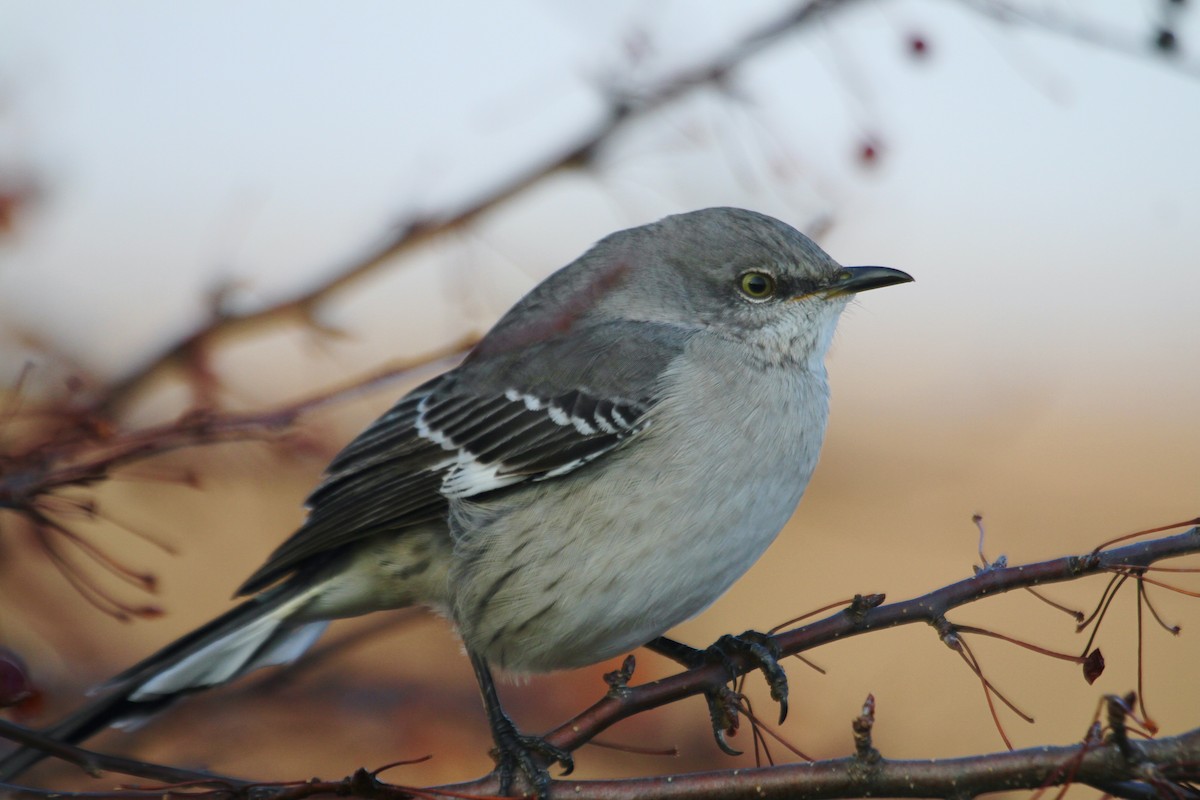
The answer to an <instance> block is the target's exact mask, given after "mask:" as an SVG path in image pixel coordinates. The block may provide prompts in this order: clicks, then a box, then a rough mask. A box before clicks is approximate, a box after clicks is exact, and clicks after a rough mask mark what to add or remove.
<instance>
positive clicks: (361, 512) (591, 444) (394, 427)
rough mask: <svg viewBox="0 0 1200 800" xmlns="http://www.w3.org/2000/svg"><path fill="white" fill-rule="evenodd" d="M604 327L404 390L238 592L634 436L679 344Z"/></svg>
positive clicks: (548, 474)
mask: <svg viewBox="0 0 1200 800" xmlns="http://www.w3.org/2000/svg"><path fill="white" fill-rule="evenodd" d="M614 327H618V328H623V327H624V326H611V325H610V326H597V330H595V331H594V332H592V331H588V332H584V333H582V334H581V333H580V332H578V331H577V332H576V333H575V335H573V336H572V337H570V338H569V339H563V340H558V341H550V342H543V343H540V344H539V345H537V346H535V347H533V348H524V349H522V350H521V351H520V352H513V353H510V354H507V355H505V354H500V355H493V356H491V357H490V358H489V359H488V361H487V363H486V365H482V366H481V365H477V364H473V362H472V361H470V360H468V361H467V362H465V363H464V364H463V366H461V367H459V368H458V369H457V370H453V371H451V372H448V373H446V374H445V375H442V376H440V377H438V378H435V379H434V380H432V381H430V382H428V383H426V384H424V385H423V386H421V387H419V388H417V389H415V390H414V391H413V392H411V393H410V394H408V395H406V396H405V397H404V398H402V399H401V400H400V401H399V402H398V403H397V404H396V405H395V406H394V407H392V409H391V410H389V411H388V412H387V413H385V414H384V415H383V416H381V417H380V418H379V419H377V420H376V421H375V422H374V423H373V424H372V425H371V426H370V427H368V428H367V429H366V430H365V431H363V432H362V433H361V434H360V435H359V436H358V437H357V438H356V439H354V440H353V441H352V442H351V443H350V444H349V445H348V446H347V447H346V448H345V449H344V450H342V451H341V453H339V454H338V455H337V456H336V457H335V458H334V460H333V461H332V462H331V463H330V465H329V467H328V468H327V470H326V475H325V479H324V480H323V481H322V482H321V483H320V485H318V486H317V488H316V489H315V490H314V491H313V493H312V494H311V495H310V496H309V498H308V501H307V505H308V507H309V515H308V518H307V519H306V520H305V522H304V524H303V525H302V526H301V527H300V529H299V530H297V531H296V532H295V533H294V534H293V535H292V537H291V538H289V539H288V540H287V541H286V542H284V543H283V544H282V545H281V546H280V547H279V548H278V549H277V550H276V551H275V552H274V553H272V554H271V556H270V557H269V558H268V559H267V562H266V563H265V564H264V565H263V566H262V567H260V568H259V569H258V571H257V572H255V573H254V574H253V575H251V576H250V578H249V579H247V581H246V582H245V583H244V584H243V585H242V586H241V588H240V589H239V590H238V594H249V593H252V592H257V591H260V590H261V589H263V588H265V587H266V586H268V585H270V584H271V583H273V582H275V581H276V580H278V579H280V578H281V577H283V576H285V575H286V574H288V573H290V572H293V571H295V570H296V569H299V568H300V567H302V566H304V565H306V564H308V563H312V562H314V561H316V560H318V559H319V558H320V557H322V556H327V555H330V554H332V553H333V552H334V551H336V550H340V549H341V548H343V547H344V546H346V545H348V544H351V543H353V542H356V541H358V540H360V539H365V538H367V537H370V536H374V535H376V534H379V533H384V532H388V531H394V532H401V531H403V529H404V528H407V527H409V526H412V525H416V524H420V523H422V522H428V521H431V520H437V519H443V518H444V517H445V515H446V513H447V506H448V504H449V501H450V500H451V499H460V498H467V497H475V496H479V495H485V494H489V493H491V492H497V491H501V490H504V489H506V488H508V487H511V486H514V485H517V484H521V483H524V482H527V481H539V480H547V479H553V478H556V477H559V476H561V475H565V474H567V473H568V472H571V471H573V470H576V469H578V468H580V467H582V466H583V465H585V464H587V463H588V462H590V461H593V460H595V459H597V458H599V457H601V456H603V455H604V454H605V453H608V452H609V451H611V450H613V449H614V448H616V447H618V446H620V445H621V444H622V443H623V442H625V441H626V440H628V439H630V438H631V437H634V436H636V435H637V434H638V433H639V432H641V431H642V430H643V429H644V428H645V427H646V426H647V424H648V419H649V417H648V414H649V411H650V410H651V409H652V407H653V406H654V404H655V403H656V402H657V394H658V381H657V377H658V376H659V375H660V374H661V372H662V370H663V368H664V367H665V366H666V364H667V363H669V361H670V360H671V359H672V358H673V357H674V356H675V355H676V354H678V352H679V351H680V349H681V347H682V341H681V340H680V339H679V337H677V336H668V335H664V334H663V333H662V332H655V331H654V330H653V329H654V328H655V327H657V326H634V327H633V329H632V330H614V329H613V328H614ZM643 328H645V329H646V330H642V329H643ZM614 336H615V337H616V338H613V337H614ZM633 356H636V358H635V360H634V362H633V364H631V362H630V358H631V357H633ZM631 370H632V371H635V372H636V373H637V374H633V372H631ZM556 387H557V388H558V389H559V390H558V391H555V388H556ZM617 387H621V388H622V389H623V390H624V393H618V391H617ZM321 560H323V559H321Z"/></svg>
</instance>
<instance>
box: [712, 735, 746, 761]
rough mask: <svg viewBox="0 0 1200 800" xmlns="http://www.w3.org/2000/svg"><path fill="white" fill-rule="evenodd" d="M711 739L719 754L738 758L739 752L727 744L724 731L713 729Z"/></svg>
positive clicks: (740, 752)
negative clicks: (715, 744)
mask: <svg viewBox="0 0 1200 800" xmlns="http://www.w3.org/2000/svg"><path fill="white" fill-rule="evenodd" d="M713 739H715V740H716V742H717V747H719V748H720V749H721V752H722V753H724V754H725V755H727V756H740V755H741V754H742V751H741V750H738V749H737V748H735V747H733V746H732V745H730V744H729V742H728V741H727V740H726V739H725V731H723V730H721V729H720V728H714V729H713Z"/></svg>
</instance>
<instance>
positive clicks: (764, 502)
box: [0, 207, 913, 797]
mask: <svg viewBox="0 0 1200 800" xmlns="http://www.w3.org/2000/svg"><path fill="white" fill-rule="evenodd" d="M911 280H913V279H912V277H911V276H910V275H909V274H907V273H905V272H902V271H900V270H897V269H892V268H888V267H878V266H861V267H843V266H841V265H840V264H838V263H837V262H836V261H834V260H833V258H831V257H830V256H829V255H828V254H826V253H825V252H824V251H823V250H822V249H821V248H820V247H819V246H818V245H817V244H815V243H814V242H813V241H812V240H811V239H809V238H808V237H806V236H805V235H803V234H802V233H800V232H799V231H798V230H796V229H795V228H793V227H792V226H790V225H788V224H787V223H784V222H782V221H780V220H777V219H774V218H772V217H770V216H766V215H764V214H760V213H757V212H754V211H749V210H745V209H738V208H727V207H718V208H706V209H700V210H697V211H691V212H687V213H681V214H676V215H672V216H668V217H665V218H663V219H661V220H658V221H656V222H652V223H650V224H647V225H642V226H640V227H634V228H630V229H627V230H622V231H618V232H616V233H613V234H610V235H609V236H607V237H605V238H603V239H601V240H600V241H599V242H597V243H596V244H595V245H593V246H592V247H591V248H590V249H589V250H587V251H586V252H585V253H584V254H583V255H582V256H580V257H579V258H577V259H576V260H575V261H572V262H571V263H570V264H568V265H566V266H565V267H563V268H561V269H560V270H558V271H557V272H555V273H553V274H551V275H550V276H549V277H547V278H546V279H545V280H543V281H542V282H541V283H540V284H538V285H537V286H536V287H534V288H533V289H532V290H531V291H530V292H529V293H528V294H526V295H525V296H524V297H523V298H522V299H521V300H519V301H518V302H517V303H516V304H515V305H514V306H513V307H512V309H510V310H509V311H508V312H507V313H506V314H504V315H503V316H502V317H501V318H500V320H499V321H498V322H496V324H495V325H494V327H493V328H492V329H491V330H490V331H489V332H488V333H487V334H486V335H485V336H484V337H483V338H482V339H481V340H480V341H479V343H478V344H477V345H476V346H475V347H474V348H473V350H472V351H471V352H470V353H469V354H468V355H467V356H466V357H465V358H464V359H463V361H462V362H461V363H460V364H459V365H458V366H457V367H454V368H453V369H450V370H449V371H447V372H445V373H443V374H441V375H439V376H437V377H435V378H433V379H431V380H429V381H427V382H426V383H424V384H422V385H420V386H418V387H417V388H415V389H413V390H412V391H410V392H408V393H407V394H406V395H404V396H403V397H402V398H400V399H399V401H397V402H396V403H395V404H394V405H393V406H392V407H391V408H390V409H389V410H388V411H386V412H385V413H384V414H383V415H382V416H380V417H379V418H378V419H377V420H375V421H374V422H373V423H372V424H371V425H369V426H368V427H367V428H366V429H365V430H364V431H363V432H362V433H361V434H359V435H358V436H357V437H356V438H355V439H353V440H352V441H351V442H350V443H349V444H348V445H347V446H346V447H345V448H344V449H343V450H342V451H341V452H340V453H339V454H338V455H336V456H335V457H334V459H333V460H332V462H331V463H330V464H329V465H328V467H327V468H326V470H325V472H324V475H323V478H322V479H321V481H320V482H319V483H318V484H317V486H316V488H315V489H314V490H313V491H312V493H311V494H310V495H309V497H308V499H307V501H306V507H307V515H306V518H305V520H304V521H303V523H302V524H301V525H300V527H299V529H298V530H296V531H295V532H294V533H293V535H292V536H291V537H290V538H288V539H287V540H285V541H284V542H283V543H282V544H281V545H280V546H279V547H278V548H277V549H276V550H275V551H274V552H273V553H272V554H271V555H270V556H269V557H268V558H267V560H266V562H265V563H263V564H262V566H260V567H259V568H258V569H257V570H256V571H255V572H253V573H252V574H251V575H250V577H249V578H247V579H246V580H245V581H244V582H243V583H242V584H241V586H240V587H239V588H238V590H237V593H236V596H238V597H246V598H247V599H245V600H244V601H242V603H241V604H240V605H238V606H236V607H235V608H233V609H232V610H230V611H228V612H226V613H225V614H223V615H221V616H219V617H217V618H216V619H214V620H213V621H211V622H210V623H208V624H207V625H204V626H202V627H200V628H199V629H197V630H195V631H193V632H191V633H189V634H187V635H185V636H183V637H182V638H180V639H178V640H177V641H175V642H173V643H171V644H168V645H167V646H165V647H164V648H162V649H161V650H159V651H158V652H156V653H154V654H153V655H151V656H149V657H148V658H146V659H144V660H142V661H141V662H139V663H137V664H135V665H134V666H132V667H130V668H129V669H127V670H126V671H124V672H122V673H121V674H120V675H117V676H116V677H115V678H113V679H111V680H109V681H108V682H107V683H106V684H104V685H103V686H102V687H100V694H99V696H98V697H97V698H96V699H95V700H93V701H92V702H91V703H90V704H88V705H85V706H84V707H83V708H82V709H81V710H79V711H77V712H75V713H73V714H71V715H69V716H68V717H66V718H65V719H64V720H62V721H61V722H59V723H57V724H55V725H52V726H51V727H49V728H48V729H47V730H46V735H48V736H50V737H53V738H55V739H57V740H60V741H66V742H79V741H82V740H84V739H86V738H88V737H89V736H91V735H93V734H95V733H96V732H98V731H99V730H101V729H102V728H104V727H107V726H109V725H111V724H115V723H129V722H132V721H137V720H141V719H144V718H146V717H148V716H150V715H152V714H154V713H156V712H158V711H160V710H161V709H163V708H165V707H166V706H167V705H170V704H171V703H173V702H174V701H176V700H177V699H179V698H181V697H183V696H186V695H188V694H191V693H193V692H197V691H200V690H203V689H206V688H209V687H213V686H217V685H220V684H223V683H226V682H228V681H230V680H233V679H234V678H236V677H238V676H240V675H242V674H244V673H246V672H249V671H251V670H254V669H257V668H259V667H264V666H269V665H279V664H285V663H288V662H291V661H293V660H295V659H296V658H298V657H299V656H300V655H301V654H303V652H304V651H305V650H306V649H307V648H308V647H309V646H310V645H311V644H312V643H313V642H314V641H315V640H316V639H317V638H318V637H319V636H320V635H321V633H322V631H323V630H324V628H325V626H326V625H327V624H328V622H329V621H330V620H332V619H336V618H342V617H352V616H357V615H361V614H367V613H370V612H374V611H383V610H389V609H397V608H404V607H408V606H415V605H419V606H427V607H430V608H432V609H435V610H436V611H438V612H440V613H441V614H443V615H444V616H446V617H447V618H448V619H449V620H450V621H451V622H452V623H453V625H454V626H455V628H456V629H457V632H458V634H459V636H460V637H461V639H462V642H463V644H464V646H465V650H466V654H467V656H468V658H469V659H470V661H471V664H472V666H473V668H474V672H475V675H476V678H477V679H478V683H479V685H480V689H481V693H482V696H483V700H484V706H485V711H486V713H487V717H488V720H489V723H490V726H491V729H492V735H493V739H494V741H495V745H496V748H495V750H494V751H493V757H494V758H495V759H496V762H497V768H496V769H497V774H498V776H499V781H500V790H501V793H503V794H508V793H509V792H510V791H512V789H513V788H514V784H515V780H516V778H517V777H518V776H520V777H522V778H523V779H524V780H525V781H526V782H527V783H528V784H529V786H530V787H531V788H532V789H533V790H534V791H535V792H536V793H537V794H538V795H539V796H542V797H544V796H545V795H546V793H547V790H548V786H549V784H550V777H549V773H548V770H547V768H546V765H547V764H549V763H551V762H559V763H560V764H561V765H562V766H563V768H564V769H565V770H566V771H567V772H569V771H570V769H571V768H572V767H573V761H572V757H571V755H570V753H567V752H565V751H563V750H561V749H559V748H556V747H554V746H552V745H550V744H549V743H547V742H546V741H544V740H543V739H541V738H539V737H536V736H532V735H527V734H524V733H522V732H521V731H519V730H518V729H517V727H516V725H515V724H514V723H513V722H512V721H511V719H510V718H509V717H508V715H507V714H506V712H505V711H504V709H503V707H502V706H501V704H500V700H499V698H498V694H497V692H496V688H495V682H494V678H493V674H492V670H493V669H497V670H502V671H503V672H504V673H506V674H517V675H521V674H533V673H544V672H550V671H555V670H564V669H573V668H578V667H583V666H586V665H590V664H595V663H599V662H601V661H604V660H606V659H609V658H612V657H614V656H619V655H622V654H625V653H628V652H630V651H632V650H634V649H636V648H638V647H640V646H643V645H647V644H650V645H652V646H657V648H658V649H660V651H662V652H668V653H674V654H676V655H678V653H679V652H681V651H680V650H679V649H678V648H680V647H682V648H684V651H686V652H690V653H693V654H694V653H697V652H700V651H692V650H690V648H686V646H683V645H678V644H677V643H674V642H673V641H672V640H670V639H666V638H665V636H664V634H665V633H666V632H667V631H669V630H670V629H671V628H672V627H674V626H676V625H678V624H679V623H681V622H683V621H685V620H687V619H689V618H691V617H693V616H695V615H696V614H698V613H700V612H701V611H703V610H704V609H705V608H707V607H708V606H709V605H710V604H711V603H713V602H714V601H715V600H716V599H717V598H718V597H720V596H721V595H722V594H723V593H724V592H725V591H726V589H728V588H729V587H730V585H731V584H732V583H733V582H734V581H735V580H737V579H738V578H739V577H740V576H741V575H742V574H743V573H745V572H746V570H747V569H748V568H749V567H750V566H751V565H752V564H754V563H755V561H757V560H758V558H759V557H760V556H761V555H762V554H763V552H764V551H765V550H766V548H767V546H768V545H770V544H771V542H772V541H773V540H774V539H775V538H776V536H777V535H778V534H779V532H780V530H781V529H782V528H783V527H784V525H785V523H787V521H788V520H789V518H790V517H791V516H792V514H793V512H794V511H795V509H796V507H797V504H798V503H799V502H800V499H801V497H802V495H803V494H804V491H805V489H806V487H807V486H808V483H809V480H810V478H811V476H812V474H813V471H814V469H815V468H816V465H817V460H818V456H819V453H820V450H821V446H822V442H823V439H824V435H825V427H826V419H827V415H828V405H829V389H828V379H827V373H826V369H825V356H826V353H827V351H828V350H829V347H830V343H831V341H832V338H833V335H834V331H835V328H836V325H837V321H838V318H839V316H840V315H841V312H842V310H843V309H844V308H845V307H846V305H847V304H848V303H849V301H850V300H851V299H852V298H853V297H854V296H855V295H856V294H857V293H860V292H863V291H867V290H870V289H876V288H881V287H885V286H891V285H894V284H900V283H906V282H908V281H911ZM747 646H749V647H750V648H751V649H752V650H755V652H758V653H760V654H761V653H762V651H763V648H762V647H761V644H760V643H755V642H750V643H749V644H748V645H747ZM764 657H765V656H764ZM775 670H776V672H777V673H778V674H779V675H782V670H779V669H778V668H777V667H775ZM784 711H786V706H784ZM43 756H44V754H42V753H40V752H38V751H36V750H31V749H29V748H22V749H18V750H17V751H14V752H13V753H12V754H10V755H8V756H7V757H5V758H4V759H2V760H0V779H3V780H11V779H12V778H13V777H15V776H17V775H19V774H20V773H21V772H22V771H24V770H25V769H27V768H28V767H29V766H30V765H32V764H33V763H35V762H36V761H37V760H39V759H40V758H42V757H43Z"/></svg>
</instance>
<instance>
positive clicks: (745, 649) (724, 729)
mask: <svg viewBox="0 0 1200 800" xmlns="http://www.w3.org/2000/svg"><path fill="white" fill-rule="evenodd" d="M648 647H650V649H652V650H654V651H655V652H657V653H660V654H662V655H665V656H667V657H668V658H670V659H672V660H674V661H677V662H679V663H680V664H683V665H684V666H686V667H690V668H695V667H702V666H705V665H706V664H712V663H718V664H721V665H722V666H723V667H724V668H725V671H726V672H727V673H728V674H729V678H730V680H733V679H734V678H736V677H737V670H736V669H735V668H734V664H733V658H734V657H735V656H738V655H742V656H745V657H747V658H749V659H750V660H751V661H753V662H754V665H755V666H756V667H758V668H759V669H761V670H762V673H763V675H764V676H765V677H766V679H767V685H768V686H770V687H771V698H772V699H773V700H775V701H776V702H777V703H779V722H780V723H781V724H782V723H783V721H784V720H785V719H787V713H788V680H787V673H786V672H784V670H783V667H782V666H780V664H779V659H780V658H781V657H782V655H783V654H782V653H781V652H780V650H779V645H778V644H776V642H775V639H774V637H772V636H770V635H768V634H765V633H759V632H758V631H746V632H745V633H743V634H742V635H741V636H732V635H725V636H722V637H721V638H720V639H718V640H717V641H716V642H715V643H714V644H713V645H712V646H711V647H709V648H708V649H706V650H697V649H695V648H693V647H688V646H687V645H685V644H682V643H680V642H676V641H675V640H673V639H668V638H666V637H659V638H658V639H655V640H654V641H652V642H650V643H649V644H648ZM704 699H705V700H706V701H707V702H708V715H709V718H710V719H711V721H712V729H713V738H714V739H716V742H717V747H719V748H721V750H722V751H723V752H725V753H728V754H729V755H733V756H736V755H741V753H740V752H739V751H737V750H735V749H734V748H733V747H731V746H730V745H729V742H728V741H727V740H726V736H730V735H733V734H734V733H736V732H737V728H738V707H739V703H740V702H741V699H742V698H741V695H739V694H738V693H737V692H734V691H733V690H731V689H729V688H728V687H727V686H722V687H721V689H720V690H710V691H706V692H705V693H704Z"/></svg>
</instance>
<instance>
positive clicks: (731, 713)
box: [704, 686, 742, 756]
mask: <svg viewBox="0 0 1200 800" xmlns="http://www.w3.org/2000/svg"><path fill="white" fill-rule="evenodd" d="M704 699H705V701H706V702H707V703H708V717H709V720H710V721H711V722H712V732H713V739H714V740H715V741H716V743H717V747H718V748H720V750H721V752H722V753H724V754H725V755H727V756H740V755H741V754H742V751H741V750H738V749H737V748H735V747H734V746H733V745H731V744H729V740H728V739H726V738H725V737H726V736H727V735H729V736H732V735H733V734H735V733H737V729H738V722H739V718H738V703H739V702H740V701H741V699H742V696H741V695H740V694H738V693H737V692H735V691H733V690H732V689H730V688H729V687H727V686H722V687H721V688H720V690H718V691H715V692H705V693H704Z"/></svg>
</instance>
